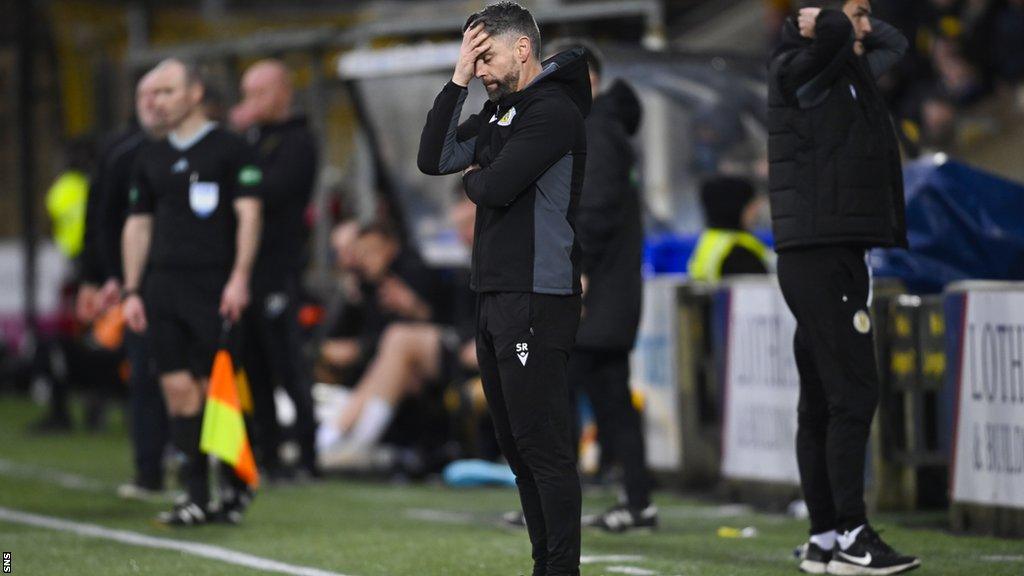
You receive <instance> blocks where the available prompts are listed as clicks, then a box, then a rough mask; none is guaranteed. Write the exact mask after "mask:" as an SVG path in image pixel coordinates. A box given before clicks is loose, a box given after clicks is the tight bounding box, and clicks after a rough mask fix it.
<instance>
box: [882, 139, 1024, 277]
mask: <svg viewBox="0 0 1024 576" xmlns="http://www.w3.org/2000/svg"><path fill="white" fill-rule="evenodd" d="M904 183H905V188H906V196H907V232H908V238H909V241H910V250H906V251H905V250H877V251H875V253H874V254H873V258H872V267H873V268H874V272H875V275H876V276H888V277H895V278H899V279H901V280H902V281H903V282H904V283H905V284H906V286H907V288H908V289H909V290H910V291H912V292H915V293H919V294H930V293H938V292H941V291H942V289H943V288H944V287H945V286H946V284H948V283H950V282H955V281H958V280H966V279H980V280H1024V186H1022V185H1020V184H1017V183H1014V182H1011V181H1009V180H1005V179H1003V178H999V177H998V176H994V175H992V174H988V173H986V172H983V171H981V170H978V169H976V168H973V167H970V166H967V165H965V164H962V163H960V162H954V161H946V159H945V157H944V156H941V155H940V156H937V157H932V158H928V159H924V160H919V161H917V162H914V163H912V164H909V165H908V166H906V168H905V169H904Z"/></svg>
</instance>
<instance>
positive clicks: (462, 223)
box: [317, 196, 478, 460]
mask: <svg viewBox="0 0 1024 576" xmlns="http://www.w3.org/2000/svg"><path fill="white" fill-rule="evenodd" d="M475 215H476V206H475V205H474V204H473V203H472V202H470V201H469V200H468V199H467V198H465V196H462V198H461V200H460V201H459V202H458V203H457V204H456V205H455V206H453V208H452V210H451V212H450V217H451V219H452V222H453V224H454V225H455V228H456V229H457V231H458V234H459V238H460V240H461V241H462V242H463V243H464V244H465V245H466V246H467V247H471V246H472V245H473V222H474V217H475ZM468 275H469V271H468V270H465V269H463V270H459V271H458V272H457V273H456V274H455V275H454V278H453V283H454V289H453V290H452V291H450V292H449V296H450V297H451V298H452V303H451V310H452V314H451V315H450V316H451V319H450V321H448V322H446V323H426V322H416V321H413V322H409V321H397V322H393V323H391V324H389V325H388V327H387V328H386V329H385V330H384V333H383V336H382V337H381V340H380V344H379V346H378V347H377V353H376V355H375V356H374V357H373V360H371V362H370V365H369V367H368V368H367V370H366V372H365V374H364V375H363V377H362V378H361V379H360V380H359V382H358V384H356V386H355V388H354V389H353V391H352V392H351V393H350V394H347V395H344V396H341V397H340V398H341V399H340V401H339V402H337V404H336V405H335V406H334V410H333V413H332V416H331V417H330V418H328V419H325V420H324V421H323V422H322V424H321V425H320V430H319V432H318V434H317V442H318V446H319V448H320V450H321V451H322V452H323V453H325V456H326V459H328V460H330V459H332V457H334V458H339V459H341V460H344V457H345V456H346V455H357V454H359V453H365V451H366V450H367V449H368V448H370V447H372V446H374V445H375V444H377V442H379V440H380V439H381V437H382V436H383V435H384V433H385V432H386V430H387V428H388V425H389V424H390V423H391V420H392V417H393V416H394V412H395V409H396V408H397V406H398V405H399V403H400V402H401V401H402V400H403V399H404V398H406V397H409V396H413V395H417V394H420V393H422V392H424V391H425V390H427V389H428V388H429V387H430V386H431V385H433V386H437V385H445V384H447V383H449V382H452V381H457V380H463V379H464V378H465V377H466V376H467V375H469V374H472V373H475V372H476V371H477V369H478V367H477V362H476V339H475V315H476V309H475V302H476V299H475V298H474V297H473V294H472V292H470V290H469V278H468Z"/></svg>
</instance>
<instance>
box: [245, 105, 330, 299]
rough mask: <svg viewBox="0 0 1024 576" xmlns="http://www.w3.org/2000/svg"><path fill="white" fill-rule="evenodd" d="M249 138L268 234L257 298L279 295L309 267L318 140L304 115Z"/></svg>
mask: <svg viewBox="0 0 1024 576" xmlns="http://www.w3.org/2000/svg"><path fill="white" fill-rule="evenodd" d="M246 139H247V140H248V141H249V143H250V144H252V146H253V149H254V150H255V151H256V164H257V165H258V166H259V167H260V170H261V171H262V173H263V182H262V189H263V196H262V198H263V232H262V235H261V238H260V247H259V253H258V254H257V256H256V262H255V264H254V265H253V287H254V289H255V290H256V291H257V292H258V293H266V292H270V291H275V290H280V289H281V288H282V287H283V286H284V284H285V283H286V281H287V280H289V279H295V278H297V277H298V275H299V274H300V273H301V271H302V267H303V266H304V265H305V263H306V240H307V238H308V236H309V230H308V227H307V226H306V222H305V214H306V207H307V206H308V205H309V201H310V198H312V196H313V186H314V185H315V184H316V171H317V160H318V151H317V144H316V137H315V136H314V135H313V132H312V131H311V130H310V129H309V124H308V122H307V121H306V118H305V117H304V116H296V117H294V118H291V119H289V120H285V121H284V122H279V123H274V124H263V125H261V126H258V127H256V128H254V129H252V130H250V131H249V133H248V134H246Z"/></svg>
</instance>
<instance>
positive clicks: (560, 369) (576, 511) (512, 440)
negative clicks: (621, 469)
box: [476, 292, 581, 576]
mask: <svg viewBox="0 0 1024 576" xmlns="http://www.w3.org/2000/svg"><path fill="white" fill-rule="evenodd" d="M579 321H580V298H579V296H552V295H545V294H533V293H529V292H485V293H481V294H479V295H478V297H477V341H476V345H477V359H478V360H479V363H480V376H481V379H482V380H483V388H484V394H485V395H486V397H487V404H488V406H489V408H490V412H491V418H492V420H493V422H494V431H495V435H496V436H497V439H498V445H499V446H500V447H501V451H502V452H503V453H504V455H505V458H506V459H507V460H508V463H509V465H510V466H511V467H512V471H513V472H514V473H515V475H516V484H517V485H518V487H519V499H520V501H521V502H522V506H523V515H524V517H525V518H526V526H527V531H528V532H529V535H530V543H531V544H532V547H533V561H534V567H533V574H534V576H576V575H578V574H579V563H580V507H581V494H580V479H579V474H578V473H577V470H576V457H575V456H576V452H575V450H573V432H572V414H571V411H570V400H569V387H568V382H567V375H566V365H567V363H568V359H569V352H570V351H571V350H572V347H573V343H574V341H575V339H576V329H577V327H578V326H579Z"/></svg>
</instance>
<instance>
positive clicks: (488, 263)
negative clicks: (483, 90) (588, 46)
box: [417, 50, 591, 295]
mask: <svg viewBox="0 0 1024 576" xmlns="http://www.w3.org/2000/svg"><path fill="white" fill-rule="evenodd" d="M467 94H468V90H467V89H466V88H464V87H462V86H459V85H457V84H455V83H453V82H449V83H448V84H446V85H445V87H444V88H443V89H442V90H441V93H440V94H439V95H438V96H437V98H436V99H435V100H434V107H433V108H432V109H431V110H430V113H429V114H428V115H427V123H426V126H424V127H423V135H422V137H421V139H420V149H419V156H418V158H417V163H418V165H419V169H420V170H421V171H422V172H424V173H425V174H430V175H435V176H436V175H441V174H452V173H455V172H458V171H460V170H463V169H465V168H467V167H468V166H470V165H472V164H477V165H479V166H480V170H476V171H473V172H471V173H469V174H468V175H466V176H465V177H464V180H463V183H464V185H465V188H466V193H467V195H468V196H469V198H470V200H472V201H473V202H474V203H475V204H476V205H477V211H476V227H475V239H474V246H473V263H472V280H471V286H472V288H473V290H475V291H476V292H533V293H537V294H552V295H569V294H579V293H580V291H581V290H580V260H581V251H580V245H579V240H578V238H577V237H576V229H575V216H576V207H577V206H578V205H579V199H580V191H581V189H582V186H583V173H584V166H585V161H586V148H587V141H586V131H585V128H584V124H583V120H584V118H585V117H586V115H587V114H588V113H589V112H590V104H591V95H590V79H589V76H588V73H587V63H586V61H585V60H584V58H583V54H582V51H580V50H569V51H566V52H562V53H561V54H558V55H556V56H554V57H552V58H550V59H548V60H546V61H545V62H544V64H543V72H541V74H540V75H539V76H538V77H537V78H536V79H535V80H534V81H533V82H532V83H531V84H530V85H529V86H527V87H526V88H524V89H523V90H520V91H518V92H515V93H512V94H508V95H506V96H504V97H503V98H501V99H500V100H499V101H498V102H490V101H488V102H487V103H486V104H485V105H484V107H483V109H482V110H481V111H480V113H479V114H475V115H473V116H471V117H470V118H469V119H468V120H466V121H465V122H463V123H462V124H459V116H460V113H461V112H462V104H463V102H465V99H466V95H467Z"/></svg>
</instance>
